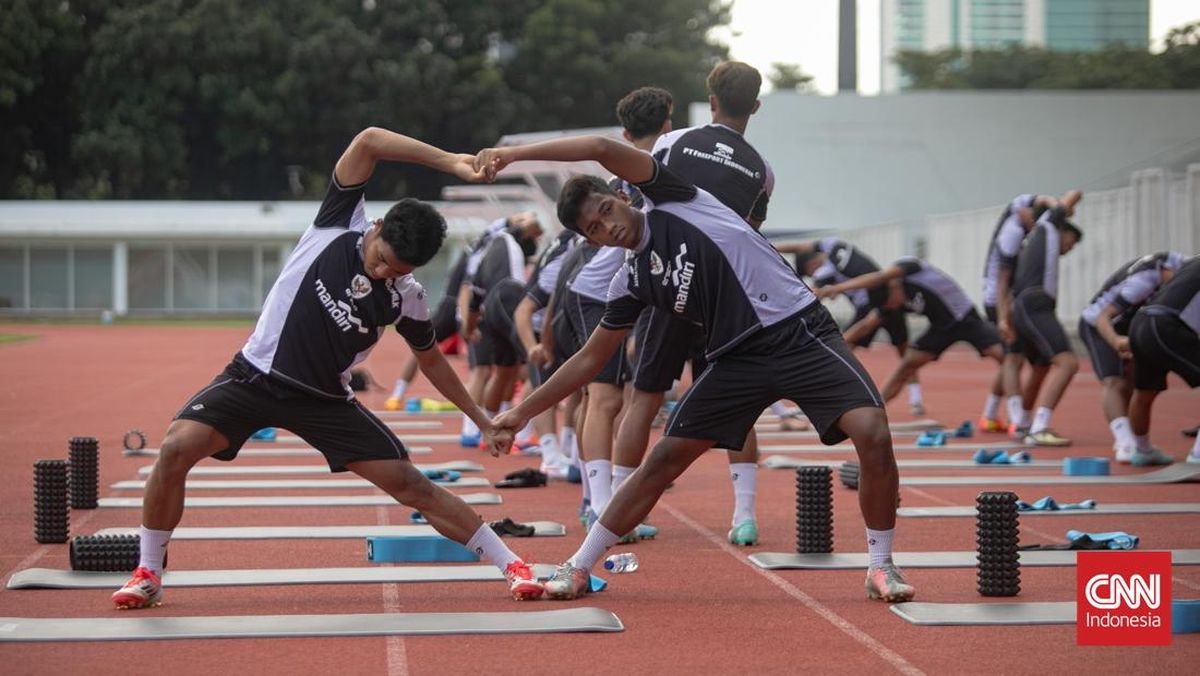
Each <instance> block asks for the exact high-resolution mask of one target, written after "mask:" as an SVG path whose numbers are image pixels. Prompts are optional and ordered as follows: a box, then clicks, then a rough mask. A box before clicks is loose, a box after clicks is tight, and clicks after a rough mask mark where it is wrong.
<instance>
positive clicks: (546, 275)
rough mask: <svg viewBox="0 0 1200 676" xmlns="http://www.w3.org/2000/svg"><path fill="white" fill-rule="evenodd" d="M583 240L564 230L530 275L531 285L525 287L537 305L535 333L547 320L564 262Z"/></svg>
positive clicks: (534, 321) (534, 320) (544, 252)
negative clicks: (549, 304) (547, 306)
mask: <svg viewBox="0 0 1200 676" xmlns="http://www.w3.org/2000/svg"><path fill="white" fill-rule="evenodd" d="M581 239H582V237H580V236H579V235H577V234H575V233H574V232H571V231H570V230H563V231H562V232H560V233H558V237H557V238H556V239H555V240H554V243H552V244H551V245H550V246H549V247H547V248H546V250H545V251H543V252H542V256H541V258H539V259H538V262H537V264H536V265H535V266H534V267H533V272H532V273H530V275H529V283H528V284H527V285H526V286H525V295H526V296H528V297H529V298H531V299H533V302H534V303H536V305H537V309H536V310H534V312H533V330H534V331H541V330H542V322H543V321H545V318H546V305H547V304H548V303H549V302H550V296H551V295H553V294H554V289H555V287H556V285H557V284H558V275H559V273H560V272H562V270H563V261H564V260H566V258H567V254H568V253H570V251H571V250H572V249H573V248H574V247H575V245H576V244H577V243H578V242H579V241H580V240H581Z"/></svg>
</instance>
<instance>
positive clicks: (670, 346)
mask: <svg viewBox="0 0 1200 676" xmlns="http://www.w3.org/2000/svg"><path fill="white" fill-rule="evenodd" d="M647 310H648V311H649V313H648V314H649V318H648V319H647V321H646V323H645V327H644V328H643V329H642V333H641V335H639V336H638V338H637V346H636V352H637V354H636V355H635V364H634V367H633V368H634V375H633V386H634V387H635V388H637V389H639V390H641V391H643V392H666V391H667V390H669V389H671V386H672V385H674V384H675V381H676V380H678V379H679V377H680V376H681V375H683V365H684V364H685V363H686V362H688V361H691V362H692V380H693V381H695V379H696V378H699V377H700V374H701V373H703V372H704V369H706V368H708V360H707V359H706V358H705V356H704V353H705V350H706V349H707V344H706V339H705V335H704V327H701V326H696V325H695V324H693V323H692V322H690V321H687V320H685V319H680V318H679V317H676V316H675V315H672V314H671V313H669V312H666V311H664V310H660V309H658V308H647ZM646 314H647V313H646V312H643V313H642V315H643V316H645V315H646ZM638 319H639V322H640V320H641V317H639V318H638Z"/></svg>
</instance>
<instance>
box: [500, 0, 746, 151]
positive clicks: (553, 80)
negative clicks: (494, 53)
mask: <svg viewBox="0 0 1200 676" xmlns="http://www.w3.org/2000/svg"><path fill="white" fill-rule="evenodd" d="M728 20H729V4H728V3H726V2H717V1H714V0H660V1H659V2H640V1H637V0H548V1H547V2H544V3H542V4H541V6H540V7H538V8H537V9H536V10H534V11H533V12H532V13H531V14H530V15H529V17H528V19H527V20H526V22H525V25H524V27H523V31H522V33H521V34H520V35H519V37H518V39H517V40H516V42H515V45H513V46H514V47H515V52H514V56H513V59H512V61H511V63H510V64H509V67H508V68H507V74H508V82H509V83H510V85H511V86H512V88H513V90H515V92H516V93H518V94H519V98H518V99H517V105H518V110H517V113H518V114H517V118H516V119H515V120H514V122H513V125H512V128H511V130H512V131H530V130H541V129H560V128H563V127H592V126H609V125H614V124H616V115H615V112H614V111H615V108H616V103H617V101H618V100H620V98H621V97H622V96H624V95H625V94H627V93H628V92H629V91H630V90H632V89H635V88H637V87H640V86H644V85H655V86H659V87H663V88H664V89H667V90H668V91H670V92H671V93H672V95H673V96H674V98H675V100H676V101H677V102H681V103H685V102H688V101H700V100H704V99H705V98H706V96H707V92H706V91H705V88H704V78H705V76H706V75H707V74H708V71H709V70H711V68H712V66H713V65H715V64H716V63H717V62H718V61H720V60H722V59H724V58H726V56H727V54H728V49H727V48H726V47H725V46H724V45H721V44H716V43H712V42H710V41H709V40H708V38H707V37H706V36H707V34H708V32H709V30H710V29H711V28H713V27H714V26H718V25H722V24H724V23H727V22H728ZM686 116H687V111H686V106H684V105H679V106H677V107H676V117H677V118H679V119H678V120H677V122H680V121H686Z"/></svg>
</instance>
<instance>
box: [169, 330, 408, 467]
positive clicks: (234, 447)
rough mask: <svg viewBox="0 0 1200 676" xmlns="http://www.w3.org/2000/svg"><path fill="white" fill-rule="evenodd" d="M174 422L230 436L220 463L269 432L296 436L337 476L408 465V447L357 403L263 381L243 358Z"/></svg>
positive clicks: (218, 455)
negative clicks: (370, 464) (390, 463)
mask: <svg viewBox="0 0 1200 676" xmlns="http://www.w3.org/2000/svg"><path fill="white" fill-rule="evenodd" d="M175 419H176V420H194V421H196V422H201V423H204V424H205V425H209V426H211V427H213V428H214V429H216V430H217V431H218V432H220V433H221V434H223V435H225V438H226V439H228V440H229V447H228V448H226V449H224V450H222V451H220V452H217V453H214V454H213V457H214V458H216V459H218V460H233V459H234V458H235V457H237V454H238V451H240V450H241V448H242V444H244V443H246V439H248V438H250V435H251V434H254V432H256V431H257V430H260V429H262V428H264V427H282V428H284V429H288V430H291V431H292V432H295V433H296V434H297V435H298V436H299V437H300V438H302V439H304V440H305V441H307V442H308V443H309V444H311V445H312V446H313V447H314V448H316V449H317V450H318V451H320V452H321V454H322V455H324V456H325V461H326V462H327V463H329V469H330V470H332V471H334V472H344V471H346V464H347V463H351V462H357V461H359V460H406V459H408V451H407V450H405V448H404V444H403V443H401V441H400V440H399V439H397V438H396V435H395V434H393V433H392V431H391V429H390V428H388V426H387V425H385V424H384V423H383V422H381V421H380V420H379V418H376V417H375V416H374V415H372V414H371V412H370V411H368V410H367V409H366V407H364V406H363V405H362V404H360V403H358V400H357V399H350V400H348V401H344V400H340V399H326V398H322V397H316V396H313V395H311V394H307V393H305V392H302V391H300V390H298V389H296V388H294V387H291V386H290V385H285V384H283V383H281V382H279V381H278V380H275V379H274V378H271V377H270V376H267V375H264V374H263V373H262V372H261V371H259V370H258V369H256V368H254V366H252V365H251V364H250V363H249V362H247V361H246V360H245V358H244V357H243V356H242V355H241V354H240V353H239V354H238V355H237V356H236V357H234V359H233V361H232V362H230V363H229V365H228V366H226V367H225V370H224V371H222V372H221V374H220V375H218V376H217V377H216V378H213V380H212V382H211V383H209V384H208V386H207V387H205V388H204V389H202V390H200V391H199V392H197V393H196V394H195V395H193V396H192V398H191V399H188V401H187V403H186V404H184V405H183V408H181V409H179V412H178V413H176V414H175Z"/></svg>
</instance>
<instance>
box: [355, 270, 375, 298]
mask: <svg viewBox="0 0 1200 676" xmlns="http://www.w3.org/2000/svg"><path fill="white" fill-rule="evenodd" d="M370 293H371V280H369V279H367V276H366V275H354V279H351V280H350V296H351V297H352V298H354V299H355V300H358V299H359V298H363V297H365V296H367V295H368V294H370Z"/></svg>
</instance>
